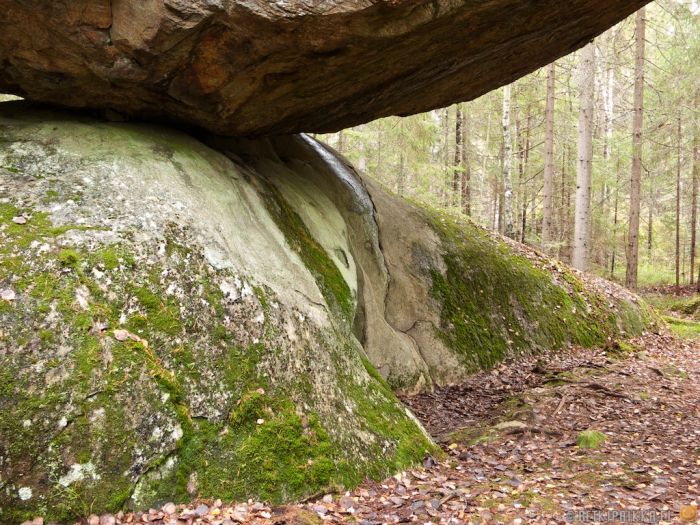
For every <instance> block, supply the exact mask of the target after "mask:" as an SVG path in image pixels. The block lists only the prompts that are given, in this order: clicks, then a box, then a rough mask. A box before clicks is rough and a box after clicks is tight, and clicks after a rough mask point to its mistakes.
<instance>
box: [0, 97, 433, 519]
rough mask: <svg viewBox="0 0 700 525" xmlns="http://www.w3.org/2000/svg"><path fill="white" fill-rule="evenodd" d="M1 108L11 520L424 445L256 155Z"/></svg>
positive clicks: (328, 467)
mask: <svg viewBox="0 0 700 525" xmlns="http://www.w3.org/2000/svg"><path fill="white" fill-rule="evenodd" d="M0 126H2V127H1V128H0V130H1V137H2V140H1V141H0V166H8V167H10V168H11V169H4V168H3V169H0V290H2V291H3V292H6V293H4V294H3V297H5V298H4V299H2V300H0V365H1V366H0V376H1V377H0V522H2V523H13V522H15V521H17V522H19V521H22V520H23V519H25V518H28V517H31V516H34V515H37V514H42V515H44V516H45V517H47V518H49V519H55V520H59V521H67V520H69V519H71V518H73V517H76V516H80V515H85V514H87V513H89V512H91V511H97V512H100V511H116V510H118V509H120V508H123V507H138V508H144V507H148V506H151V505H154V504H157V503H160V502H165V501H170V500H174V501H186V500H189V499H192V498H195V497H202V498H222V499H229V500H230V499H245V498H248V497H256V498H261V499H264V500H268V501H271V502H281V501H285V500H290V499H294V498H300V497H303V496H308V495H310V494H313V493H316V492H319V491H322V490H329V489H332V488H334V487H338V488H339V487H342V486H352V485H354V484H357V483H358V482H359V481H361V480H362V479H364V478H365V477H366V476H370V477H375V478H381V477H383V476H385V475H388V474H390V473H392V472H394V471H396V470H398V469H401V468H403V467H405V466H408V465H410V464H412V463H414V462H416V461H418V460H420V459H422V458H423V457H424V455H425V454H428V453H430V452H431V451H433V450H434V445H433V444H432V442H431V440H430V439H429V438H428V437H427V436H426V435H425V433H424V431H423V430H422V429H421V427H420V425H418V424H417V423H416V422H415V421H414V420H413V419H412V417H411V416H410V414H408V413H407V411H406V410H405V409H404V407H403V406H402V405H401V404H400V403H399V402H398V401H397V399H396V398H395V396H394V394H393V393H392V392H391V390H389V389H388V387H387V386H386V384H384V383H383V382H382V381H381V380H379V379H377V377H378V376H377V374H376V371H374V370H373V368H372V366H371V365H370V364H369V363H368V362H367V360H366V359H365V358H364V356H363V353H362V348H361V347H360V345H359V344H358V343H357V340H356V339H355V337H354V336H353V334H352V332H351V322H352V316H353V311H354V308H355V301H356V292H355V291H353V290H352V289H351V285H352V282H350V283H348V282H346V280H345V279H344V278H343V277H342V273H341V272H340V270H339V268H338V266H337V258H335V257H334V255H333V254H332V253H331V250H328V249H327V248H325V247H324V246H322V245H321V244H320V243H319V242H317V241H316V240H315V239H314V237H313V236H312V235H311V233H310V231H309V229H308V228H307V227H306V226H305V224H304V223H303V221H302V220H301V219H300V215H299V214H298V213H297V212H296V211H295V210H294V209H293V208H292V207H291V206H290V205H289V204H288V203H287V201H286V199H285V196H284V195H283V194H282V193H281V192H280V191H279V190H277V189H276V188H275V187H274V186H273V185H272V184H271V183H270V182H269V181H268V180H266V179H265V178H264V177H263V176H262V175H261V174H258V173H251V172H245V171H244V169H243V168H241V166H240V165H237V164H235V163H234V162H232V161H231V160H229V159H227V158H226V157H224V156H223V155H220V154H217V153H216V152H214V151H213V150H211V149H209V148H208V147H206V146H204V145H202V144H201V143H199V142H197V141H195V140H193V139H190V138H188V137H187V136H185V135H183V134H179V133H176V132H171V131H168V130H165V129H162V128H148V127H145V126H144V127H140V126H134V125H120V124H104V123H98V122H92V121H80V120H78V119H65V117H61V116H59V115H56V114H50V113H45V112H42V113H31V112H29V111H25V110H24V109H23V108H22V107H21V106H12V107H11V108H9V109H8V108H5V109H4V110H3V111H2V117H1V118H0ZM20 217H21V218H22V219H18V218H20ZM341 248H344V249H345V251H346V253H349V251H348V249H347V247H346V246H343V247H341ZM349 280H350V281H352V280H351V279H349Z"/></svg>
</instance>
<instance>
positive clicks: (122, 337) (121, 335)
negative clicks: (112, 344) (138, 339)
mask: <svg viewBox="0 0 700 525" xmlns="http://www.w3.org/2000/svg"><path fill="white" fill-rule="evenodd" d="M130 335H131V334H130V333H129V332H128V331H127V330H115V331H114V338H115V339H116V340H117V341H126V340H127V339H129V336H130Z"/></svg>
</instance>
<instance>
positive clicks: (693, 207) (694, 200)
mask: <svg viewBox="0 0 700 525" xmlns="http://www.w3.org/2000/svg"><path fill="white" fill-rule="evenodd" d="M696 98H697V97H696ZM695 107H697V104H696V106H695ZM692 170H693V171H692V181H691V184H692V194H691V199H690V284H691V285H692V284H693V283H694V282H695V249H696V242H697V227H698V136H697V131H695V130H693V167H692ZM698 283H699V284H700V280H699V281H698Z"/></svg>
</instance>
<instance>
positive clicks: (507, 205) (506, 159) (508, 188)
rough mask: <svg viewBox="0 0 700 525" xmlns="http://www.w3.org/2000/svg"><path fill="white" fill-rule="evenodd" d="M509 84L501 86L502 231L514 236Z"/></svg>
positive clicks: (511, 236)
mask: <svg viewBox="0 0 700 525" xmlns="http://www.w3.org/2000/svg"><path fill="white" fill-rule="evenodd" d="M511 87H512V86H511V85H510V84H508V85H507V86H504V87H503V123H502V124H503V221H504V224H503V231H504V233H505V235H506V236H508V237H510V238H514V237H515V229H514V225H513V159H512V157H513V145H512V139H511V133H510V104H511Z"/></svg>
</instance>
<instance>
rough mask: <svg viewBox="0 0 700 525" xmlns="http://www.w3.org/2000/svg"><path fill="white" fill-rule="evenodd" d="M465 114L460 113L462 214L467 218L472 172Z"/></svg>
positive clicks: (467, 124) (470, 209)
mask: <svg viewBox="0 0 700 525" xmlns="http://www.w3.org/2000/svg"><path fill="white" fill-rule="evenodd" d="M469 124H470V123H469V122H468V120H467V115H466V113H464V112H462V213H464V215H466V216H467V217H471V214H472V190H471V183H472V172H471V160H470V158H469V136H468V134H467V133H468V127H469Z"/></svg>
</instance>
